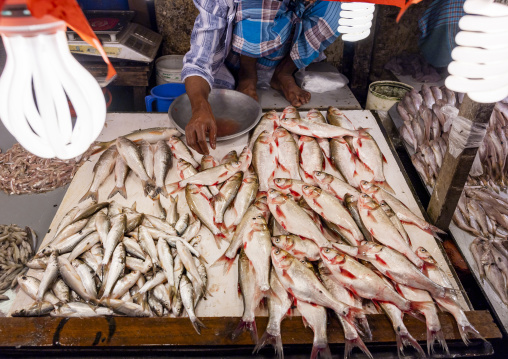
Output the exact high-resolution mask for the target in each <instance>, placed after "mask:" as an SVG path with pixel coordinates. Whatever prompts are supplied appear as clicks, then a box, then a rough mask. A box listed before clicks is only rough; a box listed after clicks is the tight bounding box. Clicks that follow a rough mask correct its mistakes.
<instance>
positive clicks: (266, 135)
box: [256, 130, 273, 145]
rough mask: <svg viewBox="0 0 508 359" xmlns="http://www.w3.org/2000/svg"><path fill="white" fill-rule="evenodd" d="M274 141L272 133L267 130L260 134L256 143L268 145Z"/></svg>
mask: <svg viewBox="0 0 508 359" xmlns="http://www.w3.org/2000/svg"><path fill="white" fill-rule="evenodd" d="M272 139H273V138H272V135H271V134H270V132H268V131H266V130H265V131H263V132H261V133H260V134H259V136H258V138H257V139H256V142H258V143H262V144H264V145H268V144H270V143H271V142H272Z"/></svg>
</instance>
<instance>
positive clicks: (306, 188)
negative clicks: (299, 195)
mask: <svg viewBox="0 0 508 359" xmlns="http://www.w3.org/2000/svg"><path fill="white" fill-rule="evenodd" d="M321 191H322V190H321V188H318V187H314V186H310V185H303V186H302V192H303V195H304V196H305V197H306V198H309V199H316V198H318V197H319V196H321Z"/></svg>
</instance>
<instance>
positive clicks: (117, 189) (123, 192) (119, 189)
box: [108, 185, 127, 199]
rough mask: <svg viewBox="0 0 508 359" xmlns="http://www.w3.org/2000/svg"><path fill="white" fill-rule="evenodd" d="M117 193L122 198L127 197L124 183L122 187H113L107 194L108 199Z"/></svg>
mask: <svg viewBox="0 0 508 359" xmlns="http://www.w3.org/2000/svg"><path fill="white" fill-rule="evenodd" d="M117 193H119V194H120V195H121V196H122V197H123V198H125V199H127V189H126V188H125V185H123V187H115V188H113V190H112V191H111V193H110V194H109V196H108V199H111V198H112V197H114V196H115V195H116V194H117Z"/></svg>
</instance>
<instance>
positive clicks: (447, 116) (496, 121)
mask: <svg viewBox="0 0 508 359" xmlns="http://www.w3.org/2000/svg"><path fill="white" fill-rule="evenodd" d="M462 96H463V95H462V94H455V93H454V92H453V91H451V90H448V89H446V88H437V87H432V86H431V87H426V86H423V87H422V91H421V93H418V92H416V91H414V90H413V91H411V92H410V93H408V94H407V95H406V97H405V98H404V99H403V100H402V101H401V102H400V103H399V105H398V107H397V109H398V112H399V114H400V115H401V117H402V118H403V119H404V125H403V126H402V127H401V129H400V131H401V135H402V137H403V138H404V140H405V142H406V143H407V144H408V145H409V146H411V147H413V149H415V154H414V155H413V156H412V157H411V159H412V162H413V164H414V166H415V168H416V169H417V171H418V172H419V173H420V175H421V177H422V178H423V180H424V181H425V183H426V184H427V185H428V186H431V187H432V186H434V185H435V183H436V179H437V177H438V175H439V170H440V168H441V165H442V162H443V158H444V154H445V153H446V150H447V146H448V135H449V132H450V129H451V126H452V122H453V120H454V118H455V117H456V116H457V115H458V113H459V108H458V107H459V106H460V103H461V100H462ZM507 136H508V105H507V100H503V101H501V102H498V103H496V106H495V107H494V111H493V112H492V115H491V117H490V121H489V123H488V127H487V133H486V135H485V139H484V141H483V143H482V144H481V145H480V147H479V148H478V154H477V156H476V159H475V161H474V163H473V168H472V169H471V171H470V173H469V177H468V180H467V183H466V185H465V187H464V191H463V192H462V196H461V197H460V199H459V202H458V205H457V208H456V209H455V213H454V216H453V221H454V223H455V224H456V225H457V226H458V227H459V228H461V229H463V230H465V231H467V232H469V233H471V234H473V235H474V236H478V237H483V239H481V238H477V239H476V240H475V243H473V244H472V245H471V251H472V253H473V255H474V257H475V259H476V262H477V265H478V269H479V272H480V274H482V277H483V273H488V274H489V275H487V278H488V279H489V281H490V282H491V284H492V285H493V287H494V288H496V291H497V292H498V293H504V294H503V296H501V299H502V300H503V302H505V303H506V301H505V298H506V293H505V292H506V288H507V286H506V285H505V284H504V279H503V277H502V276H501V275H500V273H501V271H502V270H501V268H502V265H501V266H499V268H497V263H498V261H497V260H496V261H491V260H490V258H494V257H496V255H495V254H492V253H491V252H492V251H490V250H488V248H490V247H491V246H489V245H486V244H485V245H481V246H480V245H478V244H477V242H478V241H481V243H490V242H495V243H499V245H498V248H500V249H501V248H504V245H508V241H507V239H508V196H507V195H506V188H507V179H508V177H507V174H508V166H507V165H506V164H507V158H508V141H507ZM480 248H483V249H481V250H480ZM479 253H482V254H479ZM481 258H483V259H481ZM499 258H502V257H499ZM486 265H488V266H490V267H489V268H490V269H488V270H487V269H484V267H485V266H486ZM495 268H497V269H495ZM492 278H497V279H499V278H501V279H503V280H497V281H496V280H495V279H492ZM501 284H502V286H501V287H500V285H501ZM498 288H503V289H502V290H499V289H498Z"/></svg>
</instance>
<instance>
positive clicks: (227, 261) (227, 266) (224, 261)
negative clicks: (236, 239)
mask: <svg viewBox="0 0 508 359" xmlns="http://www.w3.org/2000/svg"><path fill="white" fill-rule="evenodd" d="M235 259H236V256H235V258H233V259H231V258H228V257H226V255H225V254H224V255H222V256H221V257H219V259H217V260H216V261H215V262H214V263H213V264H212V265H211V266H210V268H213V267H219V266H220V265H223V266H224V268H223V274H224V275H226V274H227V273H229V271H230V270H231V267H232V266H233V263H234V262H235Z"/></svg>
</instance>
